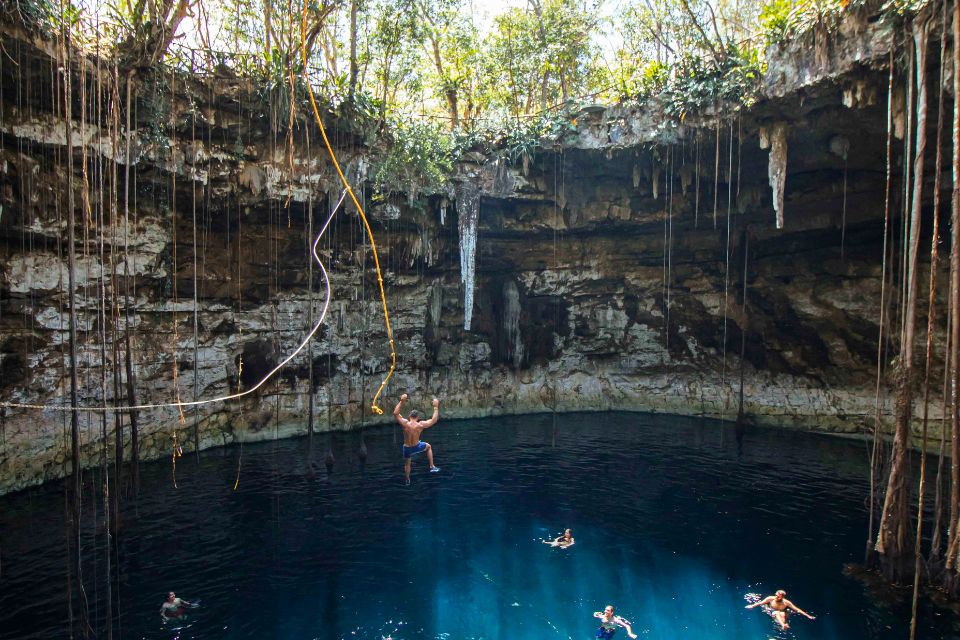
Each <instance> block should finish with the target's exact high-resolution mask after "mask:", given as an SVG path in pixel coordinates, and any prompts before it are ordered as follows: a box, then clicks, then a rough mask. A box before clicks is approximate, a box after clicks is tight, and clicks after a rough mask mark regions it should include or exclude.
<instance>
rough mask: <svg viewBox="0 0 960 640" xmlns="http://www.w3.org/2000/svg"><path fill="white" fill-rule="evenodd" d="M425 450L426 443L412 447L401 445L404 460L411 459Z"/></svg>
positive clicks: (419, 443)
mask: <svg viewBox="0 0 960 640" xmlns="http://www.w3.org/2000/svg"><path fill="white" fill-rule="evenodd" d="M426 450H427V443H426V442H418V443H417V444H415V445H413V446H412V447H408V446H407V445H403V459H404V460H406V459H407V458H412V457H413V456H415V455H417V454H418V453H423V452H424V451H426Z"/></svg>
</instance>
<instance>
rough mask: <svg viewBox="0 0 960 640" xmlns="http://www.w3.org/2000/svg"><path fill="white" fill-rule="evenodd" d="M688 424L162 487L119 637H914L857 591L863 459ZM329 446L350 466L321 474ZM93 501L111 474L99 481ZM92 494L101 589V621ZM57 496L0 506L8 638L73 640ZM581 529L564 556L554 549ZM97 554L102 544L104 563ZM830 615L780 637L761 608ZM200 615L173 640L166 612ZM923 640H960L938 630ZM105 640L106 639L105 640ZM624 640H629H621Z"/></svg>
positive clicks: (546, 434) (116, 557) (158, 471)
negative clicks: (776, 605)
mask: <svg viewBox="0 0 960 640" xmlns="http://www.w3.org/2000/svg"><path fill="white" fill-rule="evenodd" d="M739 435H740V437H739V438H738V434H737V433H736V431H735V430H734V428H733V427H732V426H729V425H723V424H720V423H717V422H712V421H701V420H693V419H686V418H678V417H670V416H651V415H642V414H625V413H603V414H573V415H557V416H550V415H545V416H520V417H511V418H504V419H496V420H493V419H491V420H471V421H441V423H440V424H439V425H438V426H437V427H435V428H434V429H431V430H428V431H427V432H426V435H425V439H426V440H428V441H430V442H432V443H433V445H434V448H435V451H436V456H437V464H438V465H440V467H442V471H441V472H440V473H439V474H435V475H431V474H428V473H427V471H426V460H425V459H424V458H423V457H421V458H419V459H416V460H415V462H414V473H413V484H412V486H410V487H405V486H403V482H402V462H401V460H400V458H399V438H398V433H397V429H396V428H395V427H394V428H376V429H369V430H367V431H366V435H365V442H366V446H367V449H368V452H369V457H368V459H367V461H366V464H361V461H360V459H359V457H358V455H357V449H358V447H359V443H360V440H359V438H360V436H359V435H358V434H357V433H346V434H335V435H333V436H332V437H330V436H327V435H323V436H316V437H314V439H313V441H312V444H311V442H310V441H309V440H308V439H298V440H287V441H280V442H270V443H263V444H259V445H245V446H244V448H243V451H242V456H243V457H242V465H241V466H240V482H239V487H238V489H237V491H233V489H232V487H233V483H234V480H235V477H236V473H237V467H238V458H239V456H240V453H241V452H240V449H239V448H237V447H232V448H227V449H220V450H215V451H210V452H205V453H203V454H201V456H200V459H199V462H198V461H197V460H196V458H195V456H194V454H187V456H186V457H185V458H183V459H182V460H181V461H180V462H179V464H178V467H177V481H178V486H179V488H176V489H175V488H174V487H173V483H172V479H171V468H170V465H169V461H167V462H159V463H155V464H150V465H146V466H145V467H144V473H143V475H144V480H143V487H142V491H141V495H140V497H139V499H138V500H137V501H136V502H135V503H134V502H133V501H132V500H131V501H128V504H127V506H126V507H125V510H124V517H123V530H122V532H121V535H120V536H119V537H118V539H117V541H116V547H115V549H114V550H113V562H114V570H115V571H116V572H117V574H118V575H119V584H118V590H117V592H116V593H115V599H117V600H118V601H119V628H115V633H114V637H115V638H158V639H160V638H163V639H166V638H183V639H187V638H196V639H200V638H204V639H206V638H230V639H237V640H246V639H254V638H256V639H258V640H260V639H265V638H276V639H282V640H286V639H291V640H292V639H305V640H308V639H313V638H317V639H320V640H332V639H340V638H342V639H375V640H380V639H381V638H386V637H390V638H393V639H394V640H413V639H431V640H435V639H449V640H458V639H465V640H469V639H481V638H482V639H499V638H502V639H505V640H552V639H554V638H557V639H587V638H592V637H593V636H594V631H595V628H596V627H595V626H594V624H593V619H592V613H593V612H594V611H597V610H600V609H602V608H603V606H604V605H606V604H608V603H610V604H614V605H616V607H617V612H618V613H620V614H622V615H623V616H625V617H627V618H629V619H631V620H632V621H633V622H634V629H635V631H636V632H637V633H639V634H640V637H641V638H651V639H673V638H684V639H686V640H706V639H710V640H751V639H756V640H767V639H769V638H810V639H814V638H816V639H818V640H834V639H836V640H841V639H842V640H851V639H872V638H906V637H907V629H908V622H909V604H908V603H907V602H901V603H892V604H884V603H879V602H875V601H872V600H871V599H870V598H869V597H868V596H867V594H866V591H865V589H864V587H863V586H862V585H861V584H860V583H858V582H855V581H853V580H850V579H848V578H845V577H844V576H843V575H842V573H841V571H842V567H843V565H844V563H847V562H857V561H859V560H860V559H861V554H862V550H863V547H864V541H865V537H866V513H865V507H864V505H865V499H866V496H867V492H868V485H867V479H866V471H867V452H866V446H865V445H864V444H863V443H858V442H850V441H844V440H839V439H835V438H830V437H826V436H819V435H811V434H803V433H797V432H789V431H782V430H774V429H760V428H752V429H749V430H747V431H746V432H745V433H742V434H739ZM328 444H329V446H330V447H331V448H332V451H333V453H334V455H335V458H336V461H335V464H334V467H333V471H332V473H331V474H328V473H327V470H326V468H325V466H324V456H325V453H326V450H327V447H328ZM88 477H90V479H91V480H93V474H88ZM95 486H96V483H95V482H90V484H89V485H88V489H87V491H86V501H87V504H88V507H87V509H88V517H87V519H86V520H85V528H84V531H85V533H84V539H85V542H84V547H85V549H86V552H87V553H86V556H87V559H86V562H85V565H84V572H85V575H84V578H85V580H86V583H87V591H88V596H89V598H90V600H91V610H92V613H93V614H94V616H95V617H96V616H100V617H102V615H103V609H104V605H103V601H104V595H105V594H104V586H103V583H104V577H103V571H104V562H103V554H102V553H100V554H99V555H96V556H95V555H94V551H93V547H94V527H95V524H94V518H93V516H92V506H91V505H90V503H91V501H92V499H93V494H94V491H95V489H94V487H95ZM63 508H64V499H63V489H62V484H59V483H57V484H51V485H48V486H46V487H42V488H40V489H35V490H30V491H25V492H21V493H18V494H16V495H13V496H8V497H6V498H3V499H0V534H2V540H0V557H2V573H0V598H2V602H3V603H4V605H5V606H3V607H2V608H0V638H17V639H27V638H29V639H33V638H36V639H40V638H43V639H48V638H60V637H67V629H66V620H67V604H66V594H65V584H66V580H65V565H66V563H65V560H64V544H65V542H64V531H65V522H64V515H63ZM564 527H570V528H572V529H573V533H574V536H575V537H576V540H577V543H576V545H575V546H574V547H573V548H571V549H568V550H559V549H551V548H549V547H547V546H546V545H543V544H541V543H540V540H541V539H542V538H545V537H549V536H553V535H556V534H557V533H558V532H559V531H560V530H561V529H562V528H564ZM103 540H104V538H103V536H102V534H98V535H97V536H96V544H97V545H100V546H101V547H102V546H103V544H104V542H103ZM778 588H783V589H786V590H787V591H788V597H790V598H791V599H793V601H794V602H795V603H796V604H798V605H799V606H801V607H803V608H804V609H806V610H807V611H809V612H811V613H813V614H814V615H816V616H817V620H816V621H808V620H806V619H802V618H794V619H793V627H792V629H791V630H790V631H789V632H787V633H784V632H780V631H779V630H777V629H776V627H775V625H774V623H773V622H772V621H771V620H770V618H768V617H767V616H766V615H764V614H763V613H762V612H761V611H759V610H751V611H746V610H744V608H743V605H744V604H745V602H744V596H745V595H747V594H749V593H762V594H764V595H766V594H768V593H772V592H773V591H774V590H775V589H778ZM168 590H175V591H176V592H177V593H178V595H180V596H182V597H184V598H187V599H191V598H193V599H200V600H201V607H200V608H199V609H197V610H196V612H195V613H194V614H193V615H192V616H191V617H190V619H189V620H188V621H187V622H186V623H185V624H184V625H182V628H172V627H171V626H170V625H168V626H166V627H165V626H164V625H162V624H161V623H160V618H159V615H158V611H159V608H160V604H161V602H162V600H163V597H164V595H165V593H166V592H167V591H168ZM921 614H922V619H921V634H920V637H923V638H955V637H960V624H958V620H957V619H956V618H955V617H954V616H952V615H951V614H947V613H945V612H943V611H941V610H937V609H935V608H934V607H932V606H931V605H929V604H924V606H923V607H922V611H921ZM104 637H105V636H104ZM617 637H618V638H621V639H622V638H625V637H626V634H625V633H623V632H620V633H618V634H617Z"/></svg>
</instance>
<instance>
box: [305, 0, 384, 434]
mask: <svg viewBox="0 0 960 640" xmlns="http://www.w3.org/2000/svg"><path fill="white" fill-rule="evenodd" d="M306 32H307V3H306V2H304V3H303V16H302V18H301V22H300V52H301V55H302V57H303V81H304V83H305V84H306V85H307V93H308V95H309V96H310V106H311V107H313V116H314V118H315V119H316V121H317V124H318V125H319V126H320V135H322V136H323V142H324V144H325V145H326V146H327V152H329V154H330V159H331V160H332V161H333V166H334V168H336V170H337V174H339V176H340V181H341V182H343V186H344V188H345V189H346V191H347V193H348V194H350V199H351V200H353V204H354V206H355V207H356V208H357V213H359V214H360V219H361V220H363V226H364V229H366V232H367V237H368V238H370V248H371V249H372V250H373V262H374V264H375V265H376V267H377V282H378V283H379V285H380V302H381V303H382V304H383V320H384V322H385V323H386V325H387V338H388V339H389V340H390V371H388V372H387V377H385V378H384V379H383V382H381V383H380V388H379V389H377V392H376V393H375V394H374V396H373V404H372V405H371V406H370V410H371V411H373V412H374V413H375V414H377V415H383V409H381V408H380V407H379V406H377V398H379V397H380V394H381V393H382V392H383V388H384V387H386V386H387V381H389V380H390V377H391V376H392V375H393V371H394V369H396V368H397V352H396V350H395V349H394V345H393V330H392V329H391V327H390V312H389V311H387V294H386V293H385V292H384V290H383V274H382V273H381V271H380V258H379V257H378V255H377V243H376V241H374V239H373V231H372V230H371V229H370V223H369V222H367V216H366V215H365V214H364V213H363V207H361V206H360V203H359V202H358V201H357V197H356V196H355V195H353V189H351V188H350V183H349V182H347V178H346V177H345V176H344V175H343V171H342V170H341V169H340V163H339V162H337V155H336V154H335V153H334V152H333V147H332V146H330V140H329V139H328V138H327V131H326V129H325V128H324V127H323V119H322V118H321V117H320V110H319V109H317V101H316V98H314V96H313V87H311V86H310V78H309V77H307V39H306V35H307V34H306ZM290 99H291V100H292V99H293V96H291V97H290Z"/></svg>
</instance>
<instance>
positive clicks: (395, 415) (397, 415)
mask: <svg viewBox="0 0 960 640" xmlns="http://www.w3.org/2000/svg"><path fill="white" fill-rule="evenodd" d="M406 401H407V394H403V395H402V396H400V402H398V403H397V406H395V407H394V408H393V418H394V419H395V420H396V421H397V422H399V423H400V426H403V425H405V424H406V423H407V421H406V420H405V419H404V418H403V416H401V415H400V409H402V408H403V403H404V402H406Z"/></svg>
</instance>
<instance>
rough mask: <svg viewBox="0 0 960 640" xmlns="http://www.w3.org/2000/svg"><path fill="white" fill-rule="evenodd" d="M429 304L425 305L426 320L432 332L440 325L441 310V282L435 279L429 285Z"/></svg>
mask: <svg viewBox="0 0 960 640" xmlns="http://www.w3.org/2000/svg"><path fill="white" fill-rule="evenodd" d="M428 299H429V300H430V304H429V305H428V306H427V321H428V322H429V323H430V326H431V327H433V330H434V332H436V330H437V329H438V328H439V327H440V315H441V313H442V312H443V283H442V282H440V281H437V282H436V283H435V284H434V285H433V286H432V287H430V294H429V298H428Z"/></svg>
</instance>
